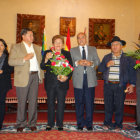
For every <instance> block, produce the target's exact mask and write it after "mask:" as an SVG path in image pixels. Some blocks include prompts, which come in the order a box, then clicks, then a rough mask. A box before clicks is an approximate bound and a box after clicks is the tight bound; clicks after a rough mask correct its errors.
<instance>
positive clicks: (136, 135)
mask: <svg viewBox="0 0 140 140" xmlns="http://www.w3.org/2000/svg"><path fill="white" fill-rule="evenodd" d="M102 125H103V124H102V123H99V122H98V123H94V124H93V126H94V127H93V130H92V131H87V129H86V128H84V130H83V131H77V129H76V124H75V122H66V123H64V131H65V132H79V133H91V132H94V133H96V132H100V133H119V134H121V135H123V136H125V137H127V138H130V139H136V140H140V132H138V131H136V130H134V128H135V124H134V123H124V124H123V129H122V130H121V131H119V132H116V131H115V130H108V131H105V130H103V127H102ZM45 128H46V124H45V123H38V124H37V131H36V133H40V132H42V131H44V130H45ZM53 130H57V128H56V127H54V128H53ZM0 133H1V134H7V133H17V132H16V128H15V123H13V124H9V123H8V124H4V127H3V129H2V131H0ZM23 133H32V132H31V130H30V129H29V128H28V127H27V128H25V129H24V131H23Z"/></svg>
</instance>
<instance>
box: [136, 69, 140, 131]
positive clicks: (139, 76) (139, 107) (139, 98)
mask: <svg viewBox="0 0 140 140" xmlns="http://www.w3.org/2000/svg"><path fill="white" fill-rule="evenodd" d="M136 93H137V107H136V108H137V127H136V128H135V129H136V130H138V131H140V68H138V69H137V81H136Z"/></svg>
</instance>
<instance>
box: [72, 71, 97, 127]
mask: <svg viewBox="0 0 140 140" xmlns="http://www.w3.org/2000/svg"><path fill="white" fill-rule="evenodd" d="M94 95H95V88H94V87H91V88H88V83H87V75H86V74H84V79H83V89H78V88H74V96H75V104H76V118H77V126H78V127H84V126H86V127H87V128H88V127H92V123H93V110H94V108H93V107H94ZM84 107H85V110H86V118H84Z"/></svg>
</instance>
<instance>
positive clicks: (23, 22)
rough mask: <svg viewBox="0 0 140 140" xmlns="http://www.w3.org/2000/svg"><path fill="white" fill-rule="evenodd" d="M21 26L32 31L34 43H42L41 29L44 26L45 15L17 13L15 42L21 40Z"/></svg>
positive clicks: (42, 29)
mask: <svg viewBox="0 0 140 140" xmlns="http://www.w3.org/2000/svg"><path fill="white" fill-rule="evenodd" d="M23 28H29V29H31V30H32V31H33V33H34V43H35V44H38V45H42V39H43V31H44V28H45V16H44V15H27V14H17V32H16V42H17V43H19V42H21V35H20V33H21V30H22V29H23Z"/></svg>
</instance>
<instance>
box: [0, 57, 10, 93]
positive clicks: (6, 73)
mask: <svg viewBox="0 0 140 140" xmlns="http://www.w3.org/2000/svg"><path fill="white" fill-rule="evenodd" d="M2 70H3V73H2V74H0V92H1V91H3V90H6V91H8V90H9V89H11V88H12V84H11V73H12V72H13V67H10V66H9V65H8V55H7V56H6V58H5V60H4V63H3V66H2Z"/></svg>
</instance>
